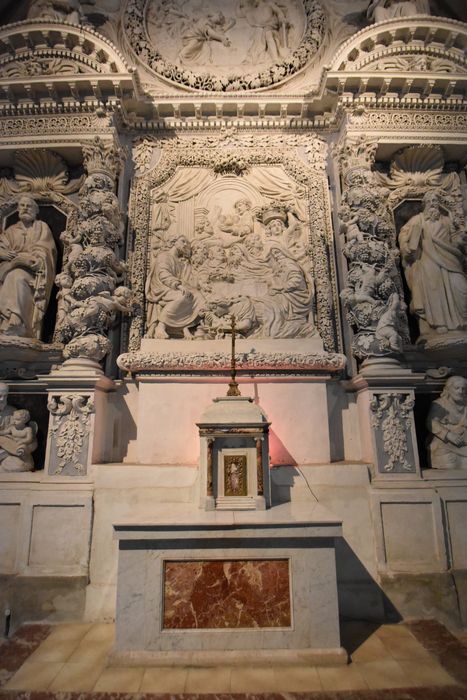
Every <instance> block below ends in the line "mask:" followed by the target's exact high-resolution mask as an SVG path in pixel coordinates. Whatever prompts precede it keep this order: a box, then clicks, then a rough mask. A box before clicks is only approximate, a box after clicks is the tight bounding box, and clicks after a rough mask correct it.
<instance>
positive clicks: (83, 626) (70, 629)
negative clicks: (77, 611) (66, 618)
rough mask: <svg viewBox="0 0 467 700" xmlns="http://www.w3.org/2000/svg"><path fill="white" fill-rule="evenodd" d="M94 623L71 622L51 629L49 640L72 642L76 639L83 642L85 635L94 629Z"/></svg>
mask: <svg viewBox="0 0 467 700" xmlns="http://www.w3.org/2000/svg"><path fill="white" fill-rule="evenodd" d="M92 624H93V623H92V622H75V623H74V622H71V623H67V624H61V625H56V626H53V627H51V630H50V634H49V636H48V637H47V639H54V640H59V639H60V640H62V641H63V642H65V641H72V640H75V639H78V640H81V639H82V638H83V637H84V635H85V634H86V633H87V632H89V630H90V629H91V627H92Z"/></svg>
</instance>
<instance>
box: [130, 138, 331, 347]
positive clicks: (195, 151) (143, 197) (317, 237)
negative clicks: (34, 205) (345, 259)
mask: <svg viewBox="0 0 467 700" xmlns="http://www.w3.org/2000/svg"><path fill="white" fill-rule="evenodd" d="M310 140H311V141H313V145H314V148H313V146H311V145H309V150H310V153H311V152H312V151H314V152H315V153H316V152H317V153H320V154H321V155H323V142H322V141H320V140H319V139H317V138H312V139H310V137H308V144H309V142H310ZM166 144H167V145H166ZM162 145H163V146H165V148H164V151H163V154H162V156H161V159H160V160H159V163H158V164H157V166H156V167H155V168H154V169H153V170H152V171H150V172H149V173H147V174H145V175H143V176H142V177H140V178H137V179H136V181H135V186H134V188H133V191H132V194H131V197H130V206H129V222H130V226H132V227H133V231H132V235H133V238H134V249H133V253H132V256H131V263H130V264H131V281H132V282H131V284H132V292H133V295H134V299H135V302H136V305H137V311H136V312H135V313H134V316H133V319H132V323H131V326H130V330H129V349H130V350H138V349H139V347H140V344H141V339H142V337H143V334H144V313H143V309H144V307H145V292H144V284H145V281H144V280H145V273H146V269H147V264H148V238H149V225H150V209H151V201H150V194H151V191H152V190H153V189H155V188H156V187H158V186H160V185H162V184H163V183H164V182H166V181H167V180H168V179H169V178H170V177H171V176H172V175H173V174H174V173H175V170H176V168H177V166H188V167H189V166H195V167H205V168H211V169H213V170H214V168H215V166H216V164H218V163H219V162H220V161H223V160H225V157H226V152H225V149H224V148H222V149H220V148H219V140H218V139H217V142H214V144H213V142H212V140H210V141H209V145H208V144H207V143H206V140H203V139H201V140H200V141H198V142H196V140H194V139H192V140H191V142H190V141H189V140H187V142H185V141H184V140H182V139H177V141H176V142H175V143H174V142H173V141H172V142H161V141H159V142H157V141H155V142H154V144H153V148H156V147H159V148H160V147H161V146H162ZM285 145H286V144H282V145H281V147H269V148H268V149H266V148H251V147H244V145H239V146H238V147H237V148H236V150H235V158H236V160H237V161H239V160H240V161H242V162H244V163H245V164H246V165H247V166H248V167H250V166H253V165H282V166H283V168H284V170H285V171H286V172H287V173H288V174H289V175H290V176H291V177H292V178H293V179H294V180H295V181H296V182H299V183H300V184H302V185H303V186H305V187H306V188H307V191H308V200H309V209H310V220H311V221H313V226H312V227H310V233H309V243H310V248H311V250H312V251H313V260H312V263H313V271H314V278H315V290H316V304H317V327H318V331H319V334H320V336H321V338H322V340H323V343H324V348H325V350H326V351H328V352H336V351H338V350H339V349H340V334H339V331H338V323H339V322H338V318H337V315H336V312H335V309H336V308H337V307H338V304H337V296H336V294H337V292H336V290H337V283H336V271H335V266H334V259H333V256H332V252H331V251H332V227H331V217H330V207H329V202H328V187H327V180H326V177H325V173H324V158H323V159H322V160H321V159H320V160H319V162H320V165H319V166H318V167H313V169H311V168H310V167H309V166H307V164H306V163H305V161H304V160H301V159H298V158H294V157H291V155H290V145H289V148H285V147H284V146H285ZM287 145H288V144H287ZM149 148H150V146H149V144H148V143H147V142H146V143H145V149H144V152H143V154H142V155H143V156H144V160H145V161H146V162H147V159H148V151H149Z"/></svg>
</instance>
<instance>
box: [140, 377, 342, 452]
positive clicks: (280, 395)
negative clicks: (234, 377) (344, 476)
mask: <svg viewBox="0 0 467 700" xmlns="http://www.w3.org/2000/svg"><path fill="white" fill-rule="evenodd" d="M226 390H227V385H226V381H225V379H222V380H211V381H210V380H207V379H206V380H198V381H197V380H194V379H186V380H185V379H183V380H182V379H179V380H174V378H170V380H164V379H159V378H145V379H142V380H140V382H139V404H138V419H137V422H138V429H137V457H138V462H140V463H141V464H159V465H176V464H179V465H194V464H197V463H198V460H199V436H198V429H197V427H196V422H197V421H199V420H200V417H201V414H202V412H203V411H204V409H205V408H206V406H208V405H209V403H210V401H212V399H214V398H215V397H216V396H223V395H225V394H226ZM240 390H241V393H242V395H243V396H251V397H253V398H254V399H255V401H257V402H258V403H259V404H260V405H261V407H262V408H263V410H264V411H265V413H266V415H267V416H268V419H269V420H270V421H271V423H272V431H273V433H274V434H275V436H277V439H278V443H277V444H280V445H281V446H282V448H283V449H285V451H287V452H288V453H289V454H290V456H291V458H292V459H293V461H294V462H296V463H298V464H312V463H319V462H328V461H329V459H330V443H329V428H328V417H327V393H326V384H325V382H324V381H305V380H297V381H291V380H290V378H289V379H287V381H282V380H280V379H277V380H273V379H268V380H264V381H254V382H253V381H246V382H241V383H240ZM293 461H292V462H291V463H293Z"/></svg>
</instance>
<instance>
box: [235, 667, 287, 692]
mask: <svg viewBox="0 0 467 700" xmlns="http://www.w3.org/2000/svg"><path fill="white" fill-rule="evenodd" d="M230 688H231V691H232V693H270V692H274V691H277V680H276V675H275V673H274V669H273V668H265V667H261V666H259V667H255V668H253V667H248V666H242V667H240V668H239V669H238V671H235V672H234V673H232V678H231V683H230Z"/></svg>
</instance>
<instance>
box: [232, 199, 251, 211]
mask: <svg viewBox="0 0 467 700" xmlns="http://www.w3.org/2000/svg"><path fill="white" fill-rule="evenodd" d="M234 209H235V211H236V212H237V214H240V215H241V214H244V213H245V212H246V211H248V210H249V209H251V202H250V200H249V199H238V200H237V201H236V202H235V204H234Z"/></svg>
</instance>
